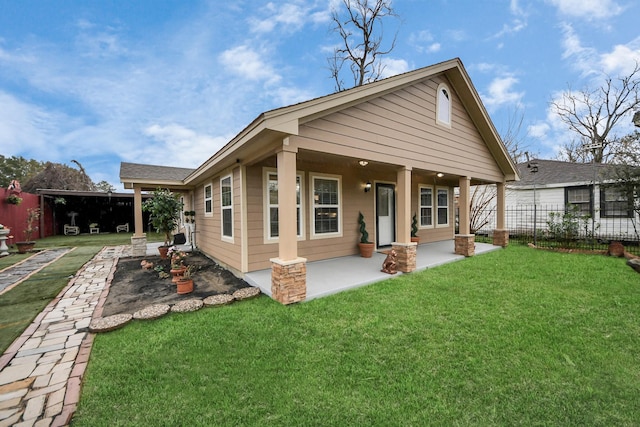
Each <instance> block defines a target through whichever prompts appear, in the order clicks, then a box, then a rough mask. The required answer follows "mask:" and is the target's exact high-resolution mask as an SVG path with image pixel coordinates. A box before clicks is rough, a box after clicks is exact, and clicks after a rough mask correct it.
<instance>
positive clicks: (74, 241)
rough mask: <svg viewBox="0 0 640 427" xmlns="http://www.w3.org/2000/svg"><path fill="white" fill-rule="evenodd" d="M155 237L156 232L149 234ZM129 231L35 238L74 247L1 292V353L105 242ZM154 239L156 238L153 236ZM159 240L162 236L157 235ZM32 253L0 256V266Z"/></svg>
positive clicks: (122, 238)
mask: <svg viewBox="0 0 640 427" xmlns="http://www.w3.org/2000/svg"><path fill="white" fill-rule="evenodd" d="M148 238H149V241H158V240H157V239H158V236H157V235H156V234H152V235H150V236H148ZM130 239H131V234H100V235H96V234H92V235H80V236H55V237H49V238H46V239H42V240H38V242H37V245H36V248H37V249H45V248H59V247H74V248H76V249H75V250H73V251H71V252H69V253H67V254H66V255H65V256H64V257H62V258H61V259H59V260H58V261H56V262H55V263H53V264H51V265H49V266H47V267H45V268H44V269H42V270H41V271H40V272H38V273H36V274H34V275H33V276H31V277H30V278H28V279H27V280H25V281H24V282H22V283H21V284H20V285H18V286H16V287H15V288H13V289H11V290H9V291H7V292H5V293H3V294H2V295H0V354H2V353H3V352H4V351H5V350H6V349H7V348H8V347H9V346H10V345H11V343H12V342H13V341H14V340H15V339H16V338H17V337H19V336H20V334H22V331H24V330H25V329H26V328H27V326H29V324H31V322H32V321H33V319H34V318H35V317H36V316H37V315H38V314H39V313H40V312H41V311H42V310H43V309H44V308H45V307H46V306H47V304H49V302H50V301H51V300H52V299H53V298H55V297H56V296H57V295H58V293H60V291H61V290H62V289H63V288H64V287H65V286H66V285H67V283H69V280H70V279H71V278H72V277H73V276H74V275H75V273H76V272H77V271H78V270H79V269H80V268H82V266H83V265H84V264H85V263H87V262H88V261H89V260H91V258H93V257H94V256H95V254H97V253H98V252H99V251H100V250H101V249H102V248H103V247H104V246H114V245H124V244H128V243H130V242H131V240H130ZM154 239H156V240H154ZM159 239H160V241H162V237H159ZM31 255H32V254H18V253H12V254H11V255H9V256H7V257H3V258H0V270H2V269H4V268H6V267H9V266H11V265H13V264H16V263H18V262H20V261H22V260H24V259H26V258H28V257H29V256H31Z"/></svg>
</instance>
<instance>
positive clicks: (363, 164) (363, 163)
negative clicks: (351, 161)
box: [358, 160, 369, 167]
mask: <svg viewBox="0 0 640 427" xmlns="http://www.w3.org/2000/svg"><path fill="white" fill-rule="evenodd" d="M358 163H360V166H362V167H365V166H367V165H368V164H369V162H367V161H366V160H360V161H359V162H358Z"/></svg>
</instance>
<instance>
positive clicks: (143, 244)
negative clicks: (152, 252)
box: [131, 234, 147, 257]
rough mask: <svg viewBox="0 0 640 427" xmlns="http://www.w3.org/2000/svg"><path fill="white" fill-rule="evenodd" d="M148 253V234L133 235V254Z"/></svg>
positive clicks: (142, 254)
mask: <svg viewBox="0 0 640 427" xmlns="http://www.w3.org/2000/svg"><path fill="white" fill-rule="evenodd" d="M146 255H147V235H146V234H143V235H142V236H135V235H133V236H131V256H134V257H137V256H146Z"/></svg>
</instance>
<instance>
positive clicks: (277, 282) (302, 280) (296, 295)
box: [270, 258, 307, 304]
mask: <svg viewBox="0 0 640 427" xmlns="http://www.w3.org/2000/svg"><path fill="white" fill-rule="evenodd" d="M270 261H271V297H272V298H273V299H274V300H276V301H278V302H280V303H282V304H293V303H294V302H300V301H304V299H305V298H306V297H307V260H306V258H296V259H294V260H291V261H282V260H281V259H280V258H272V259H271V260H270Z"/></svg>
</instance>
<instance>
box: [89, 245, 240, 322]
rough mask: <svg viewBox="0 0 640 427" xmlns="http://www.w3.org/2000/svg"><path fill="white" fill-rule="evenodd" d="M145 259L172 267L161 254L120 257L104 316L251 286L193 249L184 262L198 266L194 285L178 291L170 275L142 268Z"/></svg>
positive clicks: (167, 269) (167, 267) (130, 312)
mask: <svg viewBox="0 0 640 427" xmlns="http://www.w3.org/2000/svg"><path fill="white" fill-rule="evenodd" d="M143 260H146V261H149V262H153V263H154V267H157V266H162V267H163V269H164V271H166V272H169V270H170V267H171V266H170V261H169V260H161V259H160V257H159V256H152V257H144V258H142V257H139V258H122V259H120V260H119V261H118V265H117V268H116V271H115V273H114V276H113V280H112V282H111V285H110V287H109V293H108V295H107V299H106V301H105V304H104V307H103V311H102V316H110V315H113V314H122V313H129V314H133V313H135V312H136V311H138V310H141V309H143V308H145V307H149V306H151V305H154V304H169V305H174V304H177V303H178V302H180V301H186V300H191V299H194V298H199V299H204V298H207V297H209V296H212V295H219V294H233V293H234V292H235V291H237V290H239V289H243V288H247V287H249V284H248V283H247V282H245V281H244V280H242V279H239V278H237V277H236V276H234V275H233V274H232V273H231V272H230V271H228V270H226V269H224V268H222V267H221V266H220V265H218V264H217V263H215V262H214V261H212V260H211V259H209V258H207V257H206V256H204V255H202V254H200V253H192V254H189V256H187V258H186V259H185V264H186V265H195V266H197V268H198V270H197V271H196V272H195V274H194V275H193V281H194V289H193V292H191V293H189V294H185V295H178V294H177V293H176V285H175V284H174V283H172V282H171V278H165V279H163V278H160V275H159V272H158V271H155V270H154V269H150V270H145V269H142V267H141V266H140V263H141V262H142V261H143Z"/></svg>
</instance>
